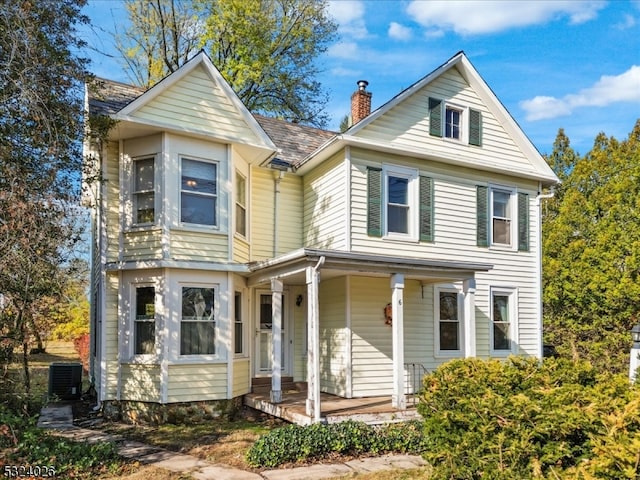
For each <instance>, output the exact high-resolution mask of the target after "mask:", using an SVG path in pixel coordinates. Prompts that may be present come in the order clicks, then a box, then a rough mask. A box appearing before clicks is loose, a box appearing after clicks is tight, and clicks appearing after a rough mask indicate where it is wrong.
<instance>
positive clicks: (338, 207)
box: [304, 155, 349, 250]
mask: <svg viewBox="0 0 640 480" xmlns="http://www.w3.org/2000/svg"><path fill="white" fill-rule="evenodd" d="M343 158H344V156H341V155H336V156H334V157H333V158H331V159H329V160H327V161H326V162H324V163H323V164H322V165H320V166H319V167H318V168H316V169H314V170H312V171H311V172H309V173H308V174H307V175H305V177H304V239H305V246H306V247H309V248H325V249H332V250H344V249H346V228H345V222H346V218H347V213H348V212H347V205H348V204H347V203H346V202H347V194H348V184H347V180H348V178H349V177H348V171H347V169H346V166H347V163H346V162H345V161H344V159H343Z"/></svg>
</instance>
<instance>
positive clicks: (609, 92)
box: [520, 65, 640, 121]
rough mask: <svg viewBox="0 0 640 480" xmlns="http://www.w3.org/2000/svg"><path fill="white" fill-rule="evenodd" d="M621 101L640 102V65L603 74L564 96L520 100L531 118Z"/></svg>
mask: <svg viewBox="0 0 640 480" xmlns="http://www.w3.org/2000/svg"><path fill="white" fill-rule="evenodd" d="M617 102H640V66H638V65H633V66H632V67H631V68H630V69H629V70H627V71H626V72H624V73H622V74H620V75H615V76H614V75H603V76H602V77H600V80H598V81H597V82H596V83H595V84H594V85H593V86H591V87H589V88H585V89H582V90H580V91H579V92H578V93H575V94H568V95H565V96H564V97H562V98H555V97H546V96H537V97H534V98H532V99H530V100H523V101H522V102H520V107H521V108H522V109H523V110H524V111H525V112H527V115H526V119H527V120H530V121H534V120H543V119H547V118H556V117H561V116H566V115H570V114H571V113H572V112H573V110H574V109H576V108H580V107H605V106H607V105H610V104H612V103H617Z"/></svg>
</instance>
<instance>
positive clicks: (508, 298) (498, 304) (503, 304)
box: [490, 288, 517, 355]
mask: <svg viewBox="0 0 640 480" xmlns="http://www.w3.org/2000/svg"><path fill="white" fill-rule="evenodd" d="M516 302H517V298H516V290H515V289H513V288H491V305H490V306H491V351H492V353H493V354H498V355H499V354H510V353H513V352H515V351H516V339H515V338H514V335H515V332H516V331H517V330H516V323H517V318H516Z"/></svg>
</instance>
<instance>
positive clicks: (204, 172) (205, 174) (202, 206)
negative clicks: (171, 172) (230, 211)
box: [180, 158, 218, 227]
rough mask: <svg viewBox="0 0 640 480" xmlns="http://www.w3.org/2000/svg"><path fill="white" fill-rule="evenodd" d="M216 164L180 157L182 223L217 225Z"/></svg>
mask: <svg viewBox="0 0 640 480" xmlns="http://www.w3.org/2000/svg"><path fill="white" fill-rule="evenodd" d="M217 201H218V165H217V163H215V162H206V161H201V160H193V159H187V158H183V159H182V171H181V188H180V221H181V222H182V223H189V224H196V225H207V226H211V227H215V226H217V225H218V215H217Z"/></svg>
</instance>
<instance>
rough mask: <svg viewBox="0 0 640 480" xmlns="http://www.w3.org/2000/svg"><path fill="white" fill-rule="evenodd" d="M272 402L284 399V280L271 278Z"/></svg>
mask: <svg viewBox="0 0 640 480" xmlns="http://www.w3.org/2000/svg"><path fill="white" fill-rule="evenodd" d="M271 295H272V297H271V322H272V323H271V338H272V349H271V402H272V403H280V402H281V401H282V389H281V376H282V361H281V359H282V280H279V279H275V278H272V279H271Z"/></svg>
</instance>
